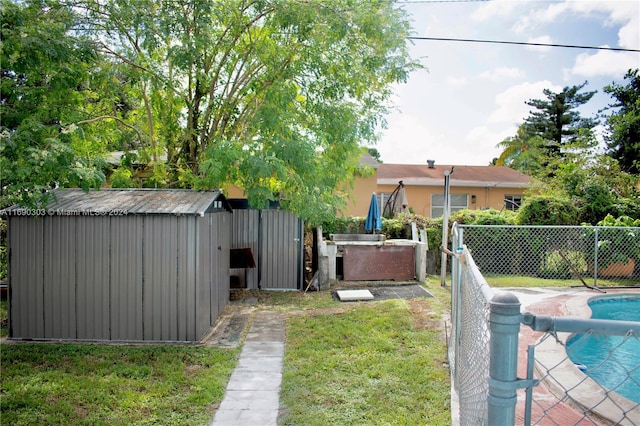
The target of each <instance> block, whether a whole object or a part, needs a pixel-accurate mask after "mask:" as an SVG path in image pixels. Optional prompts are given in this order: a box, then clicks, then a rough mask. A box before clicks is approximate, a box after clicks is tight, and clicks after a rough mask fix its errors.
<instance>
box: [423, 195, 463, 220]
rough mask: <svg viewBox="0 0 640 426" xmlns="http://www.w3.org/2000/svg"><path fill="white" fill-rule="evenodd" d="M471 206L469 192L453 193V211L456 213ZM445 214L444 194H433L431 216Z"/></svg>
mask: <svg viewBox="0 0 640 426" xmlns="http://www.w3.org/2000/svg"><path fill="white" fill-rule="evenodd" d="M468 207H469V194H451V211H450V213H455V212H457V211H459V210H462V209H466V208H468ZM442 216H444V194H432V195H431V217H442Z"/></svg>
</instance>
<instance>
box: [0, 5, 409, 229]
mask: <svg viewBox="0 0 640 426" xmlns="http://www.w3.org/2000/svg"><path fill="white" fill-rule="evenodd" d="M2 1H3V4H6V5H7V6H8V7H9V6H10V7H9V8H10V9H11V10H13V11H16V12H15V13H22V14H25V13H26V12H25V11H28V10H30V11H32V12H31V14H30V15H27V14H25V15H24V16H23V18H22V20H21V21H20V24H19V25H18V24H16V25H15V26H16V28H14V29H12V30H11V31H5V28H8V27H9V26H7V25H5V22H6V21H5V19H4V18H5V16H4V14H5V10H6V9H7V8H5V7H4V6H3V41H4V40H5V39H6V40H7V42H5V45H4V47H3V51H2V63H3V92H2V93H3V104H4V103H5V101H4V99H5V96H6V97H7V98H9V97H10V96H11V95H12V94H13V93H15V92H16V89H17V88H18V82H19V80H20V78H21V77H19V76H20V74H21V73H22V71H21V70H20V69H18V68H17V63H16V62H15V61H13V62H12V61H11V58H13V57H14V56H16V53H15V52H14V51H11V50H9V49H7V46H8V45H11V44H19V43H25V42H26V41H25V39H24V35H25V31H23V30H21V29H20V28H23V29H27V32H26V33H27V34H28V33H29V32H34V31H44V32H48V33H49V35H51V37H49V38H42V39H43V40H48V41H50V40H51V39H52V38H55V39H56V41H58V44H59V45H60V46H61V47H64V48H65V49H66V52H64V53H59V54H58V53H56V55H55V57H56V58H58V62H56V61H54V60H48V61H44V59H42V56H43V55H45V54H44V53H42V55H34V56H32V58H39V59H31V61H32V63H33V66H34V68H35V69H40V70H41V72H43V73H45V74H46V76H44V77H43V78H44V79H46V78H52V76H54V75H55V76H59V77H60V78H62V79H64V81H65V83H66V84H67V85H66V87H65V88H61V90H67V91H68V92H67V93H72V94H73V96H71V98H73V99H74V101H75V102H77V104H78V105H76V106H70V107H69V108H68V111H74V113H73V114H71V113H69V114H68V115H64V116H61V117H56V119H55V120H54V121H56V122H57V131H58V133H57V134H56V138H57V139H59V140H60V143H61V144H62V146H64V147H65V150H66V152H67V153H68V154H69V157H68V161H67V163H73V164H76V162H77V160H78V159H79V158H82V155H83V154H84V153H83V151H82V150H83V149H85V150H86V148H87V146H86V145H88V146H90V147H91V148H96V149H97V148H98V147H99V148H100V149H97V150H98V151H102V153H103V154H104V153H106V152H109V151H125V152H127V153H129V155H125V159H126V161H124V162H123V164H122V165H120V166H119V167H118V168H117V169H116V170H115V171H113V174H112V175H111V179H110V184H112V185H113V184H115V185H120V186H164V187H189V188H197V189H203V188H219V187H224V186H227V185H237V186H238V187H240V188H242V189H243V190H244V191H245V193H246V195H247V196H248V198H249V200H250V202H251V203H252V204H253V205H254V206H256V207H260V206H263V205H265V204H266V203H267V202H268V201H270V200H277V201H279V202H280V204H281V205H282V206H283V207H285V208H287V209H289V210H291V211H293V212H295V213H297V214H299V215H301V216H302V217H304V218H306V219H309V220H315V219H318V218H320V217H326V216H327V215H330V214H332V213H333V211H335V209H336V208H338V207H340V205H341V202H344V197H343V196H342V194H340V193H339V192H336V188H337V187H339V186H340V185H342V184H344V182H348V181H349V180H350V177H351V176H352V174H353V172H354V171H355V170H356V169H357V167H358V164H357V162H358V159H359V156H360V153H361V148H360V147H361V146H362V145H366V144H367V143H370V142H374V141H375V140H376V137H377V136H376V133H375V132H376V129H377V128H378V127H379V125H380V123H381V122H382V121H383V120H384V115H385V113H386V112H387V108H388V106H389V105H388V102H389V97H390V94H391V87H392V84H394V83H398V82H403V81H405V80H406V78H407V76H408V74H409V73H410V72H411V71H412V70H413V69H415V68H417V67H419V64H418V63H416V62H414V61H412V60H411V59H410V57H409V54H408V51H407V46H406V43H407V42H406V36H408V35H409V32H410V25H409V22H408V19H407V16H406V14H405V12H404V11H403V9H402V8H397V7H395V6H394V5H393V3H392V2H391V1H386V0H381V1H372V2H360V1H356V0H327V1H322V2H301V1H296V0H221V1H215V2H214V1H212V2H201V1H193V0H172V1H169V2H154V1H150V0H149V1H147V0H140V1H135V2H129V1H124V0H112V1H107V2H105V1H101V0H75V1H72V2H71V1H69V2H66V1H64V0H40V1H37V0H31V1H27V2H24V3H20V4H17V3H11V2H8V1H7V0H2ZM54 8H55V9H56V10H59V11H60V13H61V14H65V16H67V17H68V18H66V19H65V20H62V21H61V19H60V17H59V16H57V15H52V14H50V13H48V11H50V10H53V9H54ZM45 13H46V14H48V15H49V16H47V20H46V22H47V26H45V27H42V26H41V27H39V28H36V27H38V25H39V23H40V22H39V20H40V19H44V18H43V15H44V14H45ZM63 23H64V24H65V25H63ZM48 27H54V28H51V30H50V31H49V30H47V28H48ZM80 41H82V42H83V43H79V42H80ZM82 46H86V48H85V49H86V53H84V54H81V52H80V48H81V47H82ZM36 47H37V49H38V52H47V51H48V50H49V51H50V50H52V48H51V47H47V46H46V45H45V43H43V44H42V45H41V46H36ZM12 55H13V56H12ZM62 59H64V60H65V61H68V63H69V64H70V65H69V66H68V68H71V69H68V68H65V66H64V64H63V63H62V62H63V61H62ZM4 64H8V65H7V68H6V70H5V66H4ZM78 70H82V71H83V73H84V74H83V75H82V78H80V76H78V79H79V81H74V80H73V79H72V77H73V76H74V75H75V74H74V73H77V72H79V71H78ZM5 78H6V79H7V81H5ZM12 79H13V83H12V84H13V87H8V86H7V82H9V81H11V80H12ZM21 84H22V85H23V86H25V89H24V90H26V89H29V90H35V89H36V87H37V86H38V83H37V82H36V81H34V80H31V79H28V80H26V81H23V83H21ZM5 87H7V89H6V90H5ZM87 90H88V91H89V93H87ZM23 99H24V98H23ZM24 101H25V103H26V105H25V107H24V110H25V111H26V110H27V109H28V108H33V107H35V106H34V105H29V103H28V102H26V101H27V99H24ZM39 105H41V108H42V109H43V110H45V111H49V112H56V111H60V109H59V108H53V106H54V105H53V104H52V103H51V102H49V103H40V104H39ZM29 119H31V120H33V119H34V118H33V116H32V115H31V114H27V113H25V114H23V116H22V118H20V117H16V119H15V121H16V123H22V121H23V120H29ZM3 121H4V120H3ZM37 121H38V124H41V123H42V120H37ZM49 121H51V120H49ZM18 125H19V124H16V127H15V128H9V127H6V126H5V124H4V123H3V129H2V130H3V142H2V143H3V147H10V146H16V143H17V142H16V138H17V132H16V128H17V126H18ZM48 136H51V135H48ZM45 140H47V138H46V137H44V136H39V135H38V136H36V137H35V138H34V137H30V142H29V144H28V145H29V147H30V146H40V147H43V149H44V150H45V151H46V150H47V149H48V148H49V147H50V146H51V145H48V144H47V142H45ZM74 140H78V141H85V142H84V145H83V146H78V147H77V148H78V149H75V150H74V145H73V143H74V142H73V141H74ZM80 145H82V144H80ZM29 147H28V146H26V145H25V146H24V147H21V148H19V147H16V148H15V151H16V152H17V153H21V154H16V155H23V156H26V155H25V154H24V153H25V149H27V148H29ZM5 149H6V148H5ZM88 157H91V155H89V156H88ZM95 157H99V155H97V153H96V156H95ZM9 161H11V160H9ZM92 164H93V163H92ZM63 168H64V163H60V164H58V163H56V165H55V167H53V171H52V173H51V176H49V177H48V178H47V179H43V183H42V185H41V186H42V187H46V186H50V185H52V184H60V185H67V184H74V183H75V182H74V181H72V180H70V179H66V180H64V179H61V178H60V176H59V175H62V174H63V173H62V169H63ZM94 170H99V168H97V167H96V168H94ZM18 175H19V173H18V172H17V171H13V170H12V171H11V172H10V173H6V174H4V175H3V186H10V187H12V188H13V187H14V186H15V187H16V188H18V187H20V186H24V185H25V184H27V183H28V182H27V181H26V180H24V179H23V180H22V181H20V180H19V179H18ZM96 177H99V175H96ZM91 184H92V186H99V184H100V182H97V181H93V180H92V181H91ZM33 189H34V190H36V191H37V190H38V189H42V188H33ZM14 193H15V191H14Z"/></svg>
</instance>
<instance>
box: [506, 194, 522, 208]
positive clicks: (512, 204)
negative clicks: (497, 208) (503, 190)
mask: <svg viewBox="0 0 640 426" xmlns="http://www.w3.org/2000/svg"><path fill="white" fill-rule="evenodd" d="M521 204H522V195H505V196H504V208H505V209H506V210H518V209H519V208H520V205H521Z"/></svg>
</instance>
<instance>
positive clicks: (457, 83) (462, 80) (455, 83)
mask: <svg viewBox="0 0 640 426" xmlns="http://www.w3.org/2000/svg"><path fill="white" fill-rule="evenodd" d="M446 81H447V85H449V86H452V87H464V86H466V85H467V79H466V77H453V76H448V77H447V78H446Z"/></svg>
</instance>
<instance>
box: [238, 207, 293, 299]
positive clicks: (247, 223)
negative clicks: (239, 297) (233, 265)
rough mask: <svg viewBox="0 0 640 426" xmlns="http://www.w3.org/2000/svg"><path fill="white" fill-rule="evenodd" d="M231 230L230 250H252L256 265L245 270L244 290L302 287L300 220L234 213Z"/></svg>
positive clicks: (279, 215)
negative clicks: (247, 248)
mask: <svg viewBox="0 0 640 426" xmlns="http://www.w3.org/2000/svg"><path fill="white" fill-rule="evenodd" d="M231 229H232V242H231V248H246V247H249V248H251V252H252V253H253V257H254V260H255V261H256V266H257V267H256V268H247V269H246V288H249V289H257V288H261V289H264V290H297V289H300V288H301V287H302V279H303V275H302V273H303V271H302V267H303V265H302V262H303V249H304V246H303V242H302V238H303V224H302V220H300V218H298V217H297V216H295V215H294V214H292V213H289V212H286V211H283V210H256V209H234V210H233V226H232V228H231ZM242 273H244V272H242Z"/></svg>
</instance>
